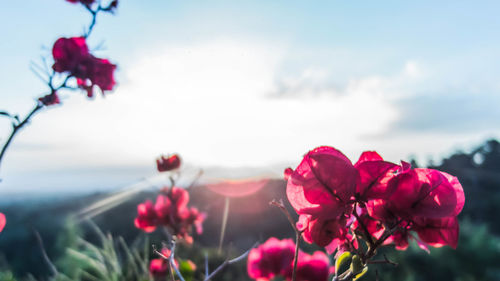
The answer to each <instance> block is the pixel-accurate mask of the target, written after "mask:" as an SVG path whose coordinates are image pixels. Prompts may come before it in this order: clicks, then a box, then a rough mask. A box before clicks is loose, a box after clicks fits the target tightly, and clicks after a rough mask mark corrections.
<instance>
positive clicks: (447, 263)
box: [366, 221, 500, 281]
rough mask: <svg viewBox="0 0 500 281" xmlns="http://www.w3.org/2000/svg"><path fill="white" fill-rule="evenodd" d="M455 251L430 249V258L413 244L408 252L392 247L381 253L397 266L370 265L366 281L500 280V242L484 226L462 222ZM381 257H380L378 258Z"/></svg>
mask: <svg viewBox="0 0 500 281" xmlns="http://www.w3.org/2000/svg"><path fill="white" fill-rule="evenodd" d="M460 226H461V229H460V240H459V243H458V247H457V249H456V250H454V249H452V248H450V247H443V248H431V249H430V250H431V254H430V255H429V254H427V253H426V252H424V251H422V250H421V249H420V248H419V247H418V245H416V243H411V245H410V247H409V248H408V250H406V251H397V250H394V249H393V248H391V247H389V248H388V249H383V250H384V251H381V253H386V254H387V257H388V258H389V259H390V260H391V261H394V262H396V263H398V266H397V267H396V268H393V267H392V266H390V265H370V272H369V273H368V274H367V275H368V278H366V279H367V280H375V270H377V271H378V275H379V280H384V281H391V280H398V281H432V280H454V281H473V280H474V281H494V280H500V267H499V263H498V262H499V258H498V257H500V238H498V237H496V236H494V235H492V234H491V233H490V232H489V231H488V229H487V227H486V226H485V225H476V224H473V223H471V222H470V221H462V222H461V224H460ZM379 256H380V255H379Z"/></svg>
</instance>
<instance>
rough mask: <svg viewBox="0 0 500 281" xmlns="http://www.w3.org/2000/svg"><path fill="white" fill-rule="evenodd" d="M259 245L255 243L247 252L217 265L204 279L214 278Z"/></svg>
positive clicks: (206, 280)
mask: <svg viewBox="0 0 500 281" xmlns="http://www.w3.org/2000/svg"><path fill="white" fill-rule="evenodd" d="M256 246H257V243H255V244H254V245H253V246H252V247H251V248H250V249H248V250H247V251H246V252H244V253H243V254H241V255H240V256H239V257H236V258H234V259H232V260H225V261H224V262H223V263H222V264H221V265H219V267H217V268H216V269H215V270H214V271H213V272H212V273H210V274H209V275H208V276H206V277H205V279H204V280H203V281H209V280H210V279H212V278H213V277H214V276H215V275H216V274H217V273H219V272H221V271H222V270H223V269H224V268H225V267H226V266H228V265H231V264H233V263H237V262H239V261H241V260H243V259H245V258H246V257H247V256H248V254H250V251H251V250H252V249H253V248H255V247H256Z"/></svg>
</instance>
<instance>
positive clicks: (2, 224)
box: [0, 213, 7, 232]
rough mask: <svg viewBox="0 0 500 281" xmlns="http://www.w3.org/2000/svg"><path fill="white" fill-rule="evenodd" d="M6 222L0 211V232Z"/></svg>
mask: <svg viewBox="0 0 500 281" xmlns="http://www.w3.org/2000/svg"><path fill="white" fill-rule="evenodd" d="M6 224H7V218H6V217H5V215H4V214H3V213H0V232H2V230H3V229H4V227H5V225H6Z"/></svg>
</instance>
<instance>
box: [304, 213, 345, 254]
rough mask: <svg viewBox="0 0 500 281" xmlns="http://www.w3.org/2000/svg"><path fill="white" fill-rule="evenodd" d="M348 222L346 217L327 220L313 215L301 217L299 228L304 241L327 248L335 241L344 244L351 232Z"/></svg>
mask: <svg viewBox="0 0 500 281" xmlns="http://www.w3.org/2000/svg"><path fill="white" fill-rule="evenodd" d="M347 222H348V220H347V218H346V217H344V216H341V217H340V218H335V219H326V220H325V219H322V218H316V217H313V216H311V215H300V216H299V221H298V222H297V228H298V229H299V230H300V231H303V233H302V236H303V238H304V241H306V242H308V243H313V242H314V243H316V244H317V245H318V246H320V247H325V246H327V245H328V244H330V243H331V242H332V240H334V239H337V241H338V243H342V242H343V241H344V240H345V239H346V235H347V232H348V231H349V229H348V227H347Z"/></svg>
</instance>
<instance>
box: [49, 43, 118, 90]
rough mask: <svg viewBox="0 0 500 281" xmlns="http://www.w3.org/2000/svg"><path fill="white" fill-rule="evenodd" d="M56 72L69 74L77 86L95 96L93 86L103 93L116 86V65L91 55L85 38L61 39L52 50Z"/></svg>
mask: <svg viewBox="0 0 500 281" xmlns="http://www.w3.org/2000/svg"><path fill="white" fill-rule="evenodd" d="M52 56H53V57H54V65H53V66H52V68H53V69H54V70H55V71H56V72H69V74H70V75H71V76H73V77H75V78H77V85H78V87H80V88H81V89H84V90H85V91H87V96H88V97H92V96H93V86H94V85H96V86H98V87H99V88H100V89H101V92H103V93H104V91H111V90H112V89H113V87H114V85H115V84H116V82H115V79H114V71H115V70H116V65H114V64H112V63H110V62H109V60H107V59H100V58H96V57H94V56H93V55H91V54H90V53H89V48H88V47H87V43H86V42H85V38H84V37H71V38H59V39H57V40H56V42H55V43H54V46H53V48H52Z"/></svg>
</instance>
